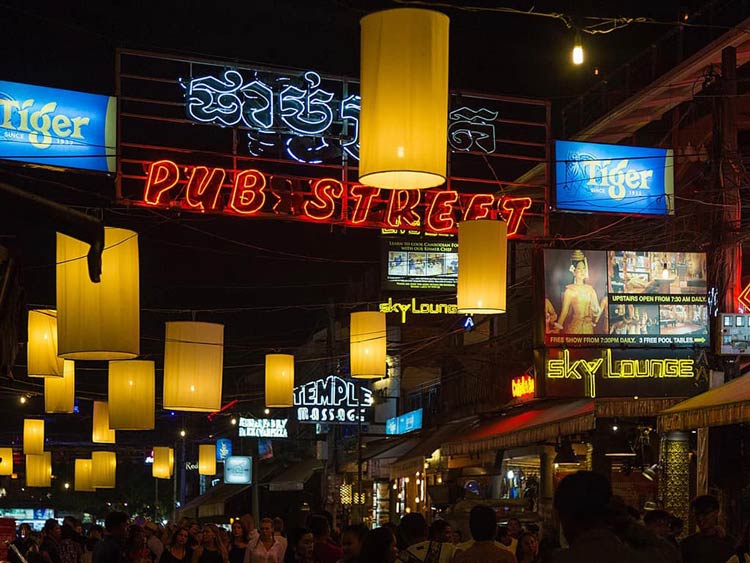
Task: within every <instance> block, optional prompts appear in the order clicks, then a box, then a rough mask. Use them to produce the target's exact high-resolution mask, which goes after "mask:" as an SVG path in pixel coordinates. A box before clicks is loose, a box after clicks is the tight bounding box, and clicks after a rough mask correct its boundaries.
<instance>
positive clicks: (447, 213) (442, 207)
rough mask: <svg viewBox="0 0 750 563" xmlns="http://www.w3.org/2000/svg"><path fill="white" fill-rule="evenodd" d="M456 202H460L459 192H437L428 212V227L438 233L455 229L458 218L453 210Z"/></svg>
mask: <svg viewBox="0 0 750 563" xmlns="http://www.w3.org/2000/svg"><path fill="white" fill-rule="evenodd" d="M456 202H458V192H455V191H453V190H443V191H440V192H437V193H436V194H435V196H434V197H433V198H432V203H431V204H430V210H429V211H428V212H427V228H428V229H429V230H430V231H434V232H436V233H446V232H449V231H452V230H453V229H455V228H456V219H455V218H454V216H453V210H454V208H455V204H456Z"/></svg>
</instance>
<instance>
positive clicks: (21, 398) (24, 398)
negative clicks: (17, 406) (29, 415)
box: [18, 395, 26, 405]
mask: <svg viewBox="0 0 750 563" xmlns="http://www.w3.org/2000/svg"><path fill="white" fill-rule="evenodd" d="M18 400H19V401H20V402H21V404H22V405H25V404H26V397H24V396H23V395H21V397H20V398H19V399H18Z"/></svg>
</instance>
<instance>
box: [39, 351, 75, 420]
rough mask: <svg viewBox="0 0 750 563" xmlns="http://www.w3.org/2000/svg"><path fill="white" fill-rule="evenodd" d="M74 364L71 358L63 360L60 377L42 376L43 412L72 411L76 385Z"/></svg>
mask: <svg viewBox="0 0 750 563" xmlns="http://www.w3.org/2000/svg"><path fill="white" fill-rule="evenodd" d="M75 364H76V363H75V362H74V361H73V360H65V364H64V366H63V376H62V377H45V378H44V412H50V413H71V412H73V409H74V408H75V387H76V374H75Z"/></svg>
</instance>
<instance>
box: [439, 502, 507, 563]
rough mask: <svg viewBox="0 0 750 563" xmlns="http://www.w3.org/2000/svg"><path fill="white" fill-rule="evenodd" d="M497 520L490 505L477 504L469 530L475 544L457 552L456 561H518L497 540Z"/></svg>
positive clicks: (494, 562) (462, 562) (470, 519)
mask: <svg viewBox="0 0 750 563" xmlns="http://www.w3.org/2000/svg"><path fill="white" fill-rule="evenodd" d="M496 529H497V520H496V517H495V511H494V510H492V508H490V507H489V506H483V505H479V506H475V507H474V508H472V509H471V512H470V513H469V530H471V537H472V538H473V539H474V544H473V545H472V546H471V547H469V549H467V550H465V551H459V552H458V553H457V554H456V557H455V559H454V560H453V561H454V563H475V562H477V561H481V562H482V563H516V558H515V556H514V555H513V554H512V553H510V552H509V551H507V550H505V549H503V548H501V547H498V546H497V545H496V542H495V534H496Z"/></svg>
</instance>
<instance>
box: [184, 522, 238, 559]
mask: <svg viewBox="0 0 750 563" xmlns="http://www.w3.org/2000/svg"><path fill="white" fill-rule="evenodd" d="M201 540H202V541H201V544H200V545H199V546H198V547H197V548H196V549H195V550H194V551H193V558H192V562H193V563H228V562H229V555H228V554H227V550H226V547H224V544H222V543H221V542H220V541H219V531H218V530H217V529H216V526H215V525H213V524H206V525H205V526H204V527H203V535H202V536H201Z"/></svg>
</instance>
